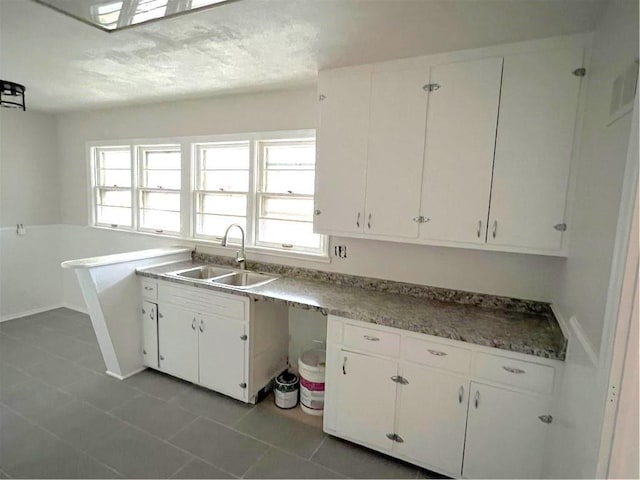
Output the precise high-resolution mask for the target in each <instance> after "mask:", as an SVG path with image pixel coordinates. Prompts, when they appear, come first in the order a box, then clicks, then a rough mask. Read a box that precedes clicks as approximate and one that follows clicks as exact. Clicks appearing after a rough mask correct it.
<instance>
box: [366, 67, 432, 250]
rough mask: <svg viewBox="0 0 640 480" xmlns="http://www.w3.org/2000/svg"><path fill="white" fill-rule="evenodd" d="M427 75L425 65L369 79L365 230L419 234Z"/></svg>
mask: <svg viewBox="0 0 640 480" xmlns="http://www.w3.org/2000/svg"><path fill="white" fill-rule="evenodd" d="M428 79H429V72H428V70H426V69H418V70H404V71H392V72H377V73H374V74H373V75H372V77H371V119H370V128H369V149H368V162H367V193H366V207H367V208H366V215H367V218H366V221H365V230H364V231H365V233H371V234H376V235H392V236H394V237H408V238H417V236H418V223H417V222H416V221H414V218H415V217H417V216H418V214H419V211H420V188H421V184H422V165H423V163H424V135H425V122H426V115H427V98H428V93H427V92H426V91H425V90H424V89H423V86H424V85H425V84H427V83H428Z"/></svg>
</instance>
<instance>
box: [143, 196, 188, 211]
mask: <svg viewBox="0 0 640 480" xmlns="http://www.w3.org/2000/svg"><path fill="white" fill-rule="evenodd" d="M141 208H146V209H155V210H172V211H174V212H179V211H180V194H179V193H161V192H142V199H141Z"/></svg>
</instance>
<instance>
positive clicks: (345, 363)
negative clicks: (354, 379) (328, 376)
mask: <svg viewBox="0 0 640 480" xmlns="http://www.w3.org/2000/svg"><path fill="white" fill-rule="evenodd" d="M342 374H343V375H346V374H347V357H344V360H343V361H342Z"/></svg>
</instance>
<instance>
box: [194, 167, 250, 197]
mask: <svg viewBox="0 0 640 480" xmlns="http://www.w3.org/2000/svg"><path fill="white" fill-rule="evenodd" d="M200 181H201V186H200V189H201V190H210V191H211V190H219V191H231V192H246V191H248V190H249V172H248V171H247V170H214V171H211V170H209V171H206V172H205V171H203V172H202V174H201V176H200Z"/></svg>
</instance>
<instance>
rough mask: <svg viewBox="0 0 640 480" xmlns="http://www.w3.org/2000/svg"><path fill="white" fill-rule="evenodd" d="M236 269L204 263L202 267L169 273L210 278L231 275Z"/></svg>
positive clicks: (202, 278)
mask: <svg viewBox="0 0 640 480" xmlns="http://www.w3.org/2000/svg"><path fill="white" fill-rule="evenodd" d="M233 272H234V270H231V269H228V268H220V267H211V266H209V265H203V266H201V267H195V268H188V269H186V270H178V271H175V272H170V273H169V275H175V276H176V277H184V278H192V279H195V280H209V279H210V278H216V277H221V276H223V275H229V274H230V273H233Z"/></svg>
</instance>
